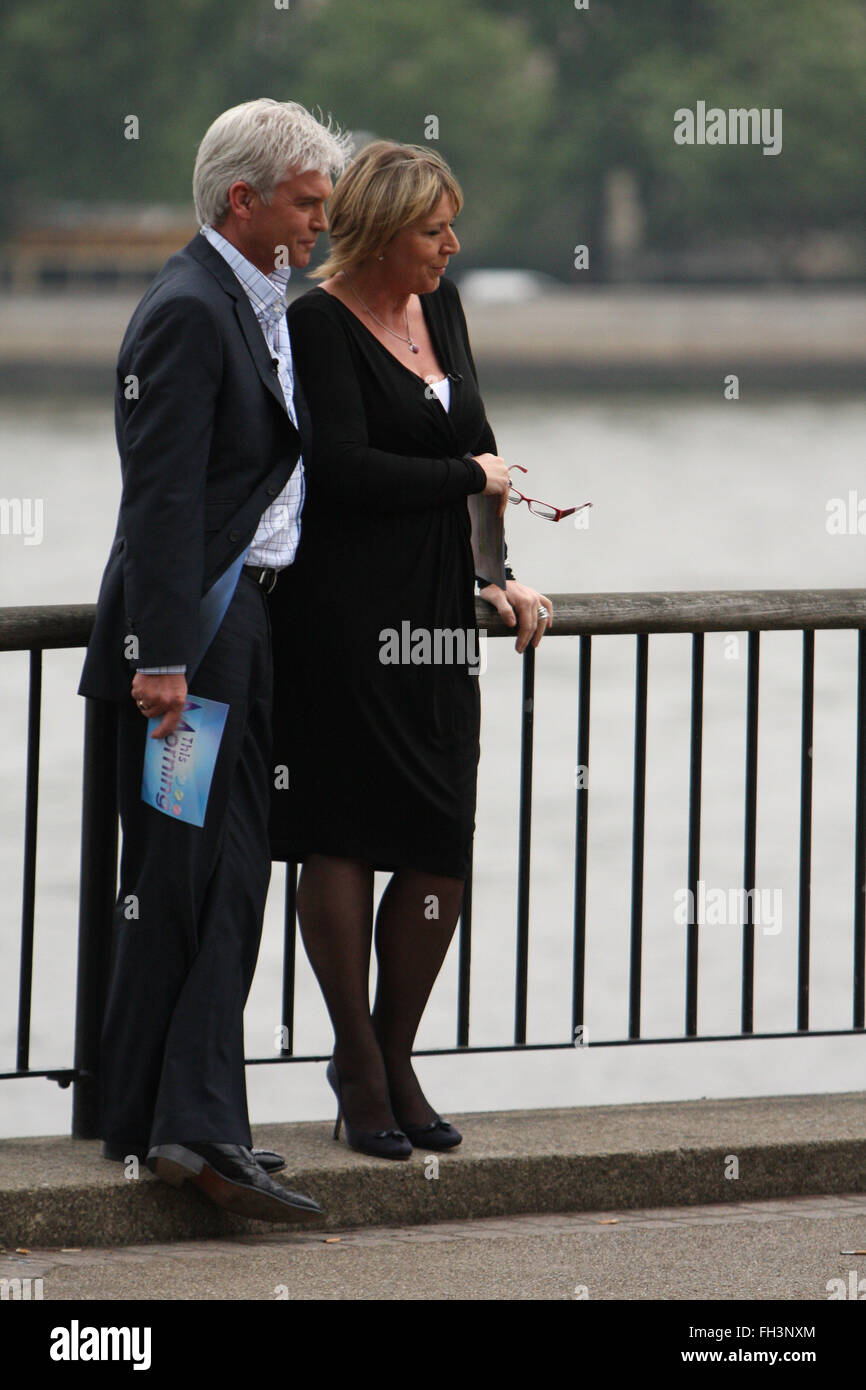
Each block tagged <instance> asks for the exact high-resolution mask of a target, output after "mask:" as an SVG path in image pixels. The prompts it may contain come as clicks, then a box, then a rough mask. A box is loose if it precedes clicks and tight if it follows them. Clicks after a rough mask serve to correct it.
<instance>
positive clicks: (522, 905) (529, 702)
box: [514, 642, 535, 1043]
mask: <svg viewBox="0 0 866 1390" xmlns="http://www.w3.org/2000/svg"><path fill="white" fill-rule="evenodd" d="M522 709H523V713H522V728H521V738H520V822H519V826H520V828H519V832H518V851H517V972H516V973H517V984H516V989H515V1004H514V1041H515V1042H516V1043H525V1042H526V1003H527V990H528V976H529V856H530V848H531V843H532V734H533V726H534V722H535V648H534V647H533V645H532V643H531V642H530V644H529V646H528V647H527V648H526V650H525V651H524V653H523V706H522Z"/></svg>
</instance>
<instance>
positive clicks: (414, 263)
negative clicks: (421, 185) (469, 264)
mask: <svg viewBox="0 0 866 1390" xmlns="http://www.w3.org/2000/svg"><path fill="white" fill-rule="evenodd" d="M454 215H455V207H454V199H453V198H452V197H451V195H450V194H449V193H443V194H442V197H441V198H440V199H439V202H438V203H437V204H436V206H435V208H434V209H433V211H432V212H431V213H430V214H429V215H428V216H427V217H422V218H421V219H420V220H419V221H417V222H412V223H410V224H409V226H408V227H402V228H401V229H400V231H399V232H397V233H396V235H395V236H393V237H392V238H391V240H390V241H389V242H388V245H387V246H386V247H385V253H384V254H385V259H384V261H383V262H382V264H381V269H382V270H384V271H385V273H386V275H387V278H388V280H389V281H390V282H391V284H392V285H393V287H394V289H395V290H397V291H398V292H399V293H401V294H429V293H430V291H431V290H436V289H438V288H439V281H440V280H441V278H442V276H443V275H444V274H445V270H446V268H447V266H448V260H449V258H450V257H451V256H456V254H457V252H458V251H459V250H460V242H459V241H458V240H457V238H456V236H455V235H454V232H453V231H452V228H451V222H452V219H453V218H454Z"/></svg>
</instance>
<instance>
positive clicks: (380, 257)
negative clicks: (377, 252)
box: [377, 251, 385, 261]
mask: <svg viewBox="0 0 866 1390" xmlns="http://www.w3.org/2000/svg"><path fill="white" fill-rule="evenodd" d="M377 259H378V260H380V261H384V259H385V252H384V251H383V252H382V254H381V256H378V257H377Z"/></svg>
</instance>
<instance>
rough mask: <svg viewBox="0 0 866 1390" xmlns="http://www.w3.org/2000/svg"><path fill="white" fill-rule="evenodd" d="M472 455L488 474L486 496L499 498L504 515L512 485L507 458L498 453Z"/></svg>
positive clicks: (500, 509) (500, 511)
mask: <svg viewBox="0 0 866 1390" xmlns="http://www.w3.org/2000/svg"><path fill="white" fill-rule="evenodd" d="M472 457H473V458H474V459H475V462H476V463H480V464H481V467H482V468H483V469H484V472H485V473H486V474H487V486H486V488H485V489H484V496H485V497H498V498H499V515H500V516H503V515H504V513H505V508H506V507H507V506H508V489H509V488H510V487H511V479H510V477H509V475H508V465H507V463H506V462H505V459H501V458H500V457H499V455H498V454H473V455H472Z"/></svg>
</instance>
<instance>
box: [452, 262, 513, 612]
mask: <svg viewBox="0 0 866 1390" xmlns="http://www.w3.org/2000/svg"><path fill="white" fill-rule="evenodd" d="M446 283H447V284H450V283H451V282H450V281H443V284H446ZM453 299H454V312H455V315H456V317H457V327H458V330H459V332H460V338H461V340H462V342H463V346H464V348H465V350H466V359H467V361H468V363H469V366H470V367H471V369H472V375H473V377H474V379H475V385H476V386H477V385H478V372H477V371H476V369H475V358H474V357H473V356H472V348H471V347H470V345H469V329H468V328H467V326H466V315H465V314H464V312H463V305H462V304H461V302H460V295H459V294H458V293H457V287H456V285H455V286H454V292H453ZM471 452H472V453H473V454H498V450H497V448H496V437H495V435H494V433H493V430H492V428H491V426H490V421H489V420H488V419H487V412H486V411H485V414H484V427H483V429H482V430H481V433H480V435H479V436H478V440H477V443H476V445H475V448H474V449H473V450H472V451H471ZM503 553H504V558H505V561H506V565H505V578H506V579H514V578H515V575H514V571H513V570H512V568H511V566H510V565H509V564H508V563H507V561H508V542H507V541H504V542H503ZM475 582H476V583H477V584H478V587H479V588H480V589H483V588H485V586H486V585H488V584H491V583H492V582H493V581H492V580H490V579H485V578H484V576H483V574H476V576H475Z"/></svg>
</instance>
